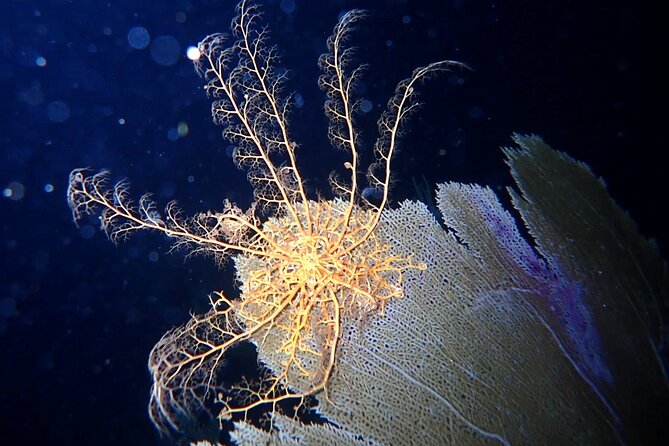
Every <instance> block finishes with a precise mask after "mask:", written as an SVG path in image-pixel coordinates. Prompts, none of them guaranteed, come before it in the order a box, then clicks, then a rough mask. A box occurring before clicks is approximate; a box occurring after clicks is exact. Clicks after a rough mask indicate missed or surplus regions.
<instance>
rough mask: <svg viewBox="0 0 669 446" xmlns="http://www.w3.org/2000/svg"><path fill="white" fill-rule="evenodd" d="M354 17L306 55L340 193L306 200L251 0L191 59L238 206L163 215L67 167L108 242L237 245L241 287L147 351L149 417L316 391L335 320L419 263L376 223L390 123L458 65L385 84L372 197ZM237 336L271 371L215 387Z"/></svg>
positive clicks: (376, 297) (359, 314) (378, 298)
mask: <svg viewBox="0 0 669 446" xmlns="http://www.w3.org/2000/svg"><path fill="white" fill-rule="evenodd" d="M363 16H364V13H363V12H362V11H359V10H354V11H351V12H349V13H347V14H345V15H344V16H343V17H342V18H341V19H340V20H339V23H338V24H337V25H336V27H335V29H334V32H333V35H332V36H331V37H330V38H329V39H328V42H327V44H328V53H326V54H324V55H323V56H322V57H321V58H320V60H319V66H320V68H321V70H322V76H321V78H320V82H319V83H320V86H321V88H322V89H323V90H324V91H325V93H326V95H327V101H326V104H325V111H326V115H327V116H328V118H329V121H330V126H329V136H330V140H331V141H332V144H333V145H334V146H335V147H337V148H342V149H345V150H347V151H348V152H349V153H350V155H351V158H350V161H349V162H347V163H345V168H346V169H347V170H348V174H349V175H350V178H349V180H348V181H342V180H341V179H339V178H338V177H337V176H335V175H333V176H332V177H331V184H332V186H333V190H334V191H335V192H336V193H337V194H338V196H339V197H340V198H338V199H336V200H333V201H325V200H318V201H311V200H309V198H308V197H307V195H306V193H305V189H304V181H303V179H302V176H301V174H300V171H299V169H298V166H297V161H296V152H297V149H298V145H297V144H296V143H295V142H294V141H293V140H291V139H290V137H289V129H288V121H287V115H288V112H289V110H290V104H291V102H290V98H283V97H282V89H283V82H284V78H285V74H284V73H283V72H280V71H277V70H276V69H275V66H276V61H277V55H276V50H275V48H274V47H272V46H271V45H270V44H268V35H267V31H266V30H265V29H264V28H261V27H260V26H259V25H258V23H257V22H258V19H259V14H258V11H257V8H256V7H255V6H254V5H253V4H251V3H250V2H247V1H242V2H241V3H240V5H239V6H238V9H237V16H236V17H235V19H234V20H233V22H232V25H231V28H232V35H233V37H234V39H235V40H234V41H233V42H232V43H230V44H228V43H227V38H226V36H224V35H221V34H215V35H211V36H208V37H207V38H205V39H204V40H203V41H202V42H201V43H200V44H199V47H198V48H199V51H200V57H199V59H198V60H197V61H196V63H195V64H196V69H197V72H198V73H199V74H200V75H201V76H202V77H203V78H204V80H205V81H206V86H205V89H206V91H207V93H208V95H209V96H210V97H211V98H213V100H214V103H213V107H212V114H213V117H214V121H215V122H216V123H217V124H220V125H222V126H223V128H224V137H225V138H226V139H228V140H229V141H230V142H232V143H233V144H235V146H236V150H235V156H234V161H235V163H236V164H237V165H238V166H239V167H241V168H244V169H246V171H247V172H248V179H249V181H250V182H251V184H252V185H253V188H254V192H255V198H256V200H255V203H254V205H253V206H251V208H250V209H249V210H247V211H242V210H241V209H240V208H239V207H237V206H236V205H235V204H233V203H230V202H226V203H225V206H224V209H223V210H222V211H221V212H218V213H211V212H208V213H202V214H199V215H197V216H195V217H193V218H190V219H187V218H184V217H182V216H181V215H180V213H179V211H178V210H177V208H176V206H175V205H174V204H173V203H170V204H168V205H167V208H166V211H165V215H164V216H163V215H162V214H161V213H160V212H159V211H158V208H157V206H156V205H155V203H154V202H153V201H152V200H151V199H150V197H149V196H147V195H145V196H144V197H142V198H141V199H140V200H139V202H138V203H137V204H136V205H135V204H133V203H132V202H131V200H130V199H129V198H128V187H127V184H126V183H125V182H121V183H118V184H116V185H115V186H113V187H109V185H108V174H107V173H106V172H101V173H98V174H94V175H88V174H87V172H86V171H85V170H81V169H78V170H75V171H73V172H72V174H71V176H70V185H69V190H68V200H69V204H70V207H71V208H72V212H73V215H74V218H75V220H79V219H80V217H81V216H82V215H83V214H88V213H96V212H101V218H100V220H101V222H102V229H103V230H104V231H105V232H106V234H107V235H108V236H109V238H110V239H111V240H113V241H117V240H121V239H125V238H126V237H127V236H128V235H130V234H131V233H133V232H134V231H136V230H139V229H148V230H155V231H160V232H162V233H164V234H165V235H167V236H169V237H172V238H174V239H175V240H176V242H175V245H176V246H177V247H184V248H186V249H188V250H189V251H190V252H196V253H197V252H201V253H206V254H212V255H214V256H215V257H216V258H217V259H218V260H220V261H223V260H225V259H227V258H228V257H229V256H230V255H232V254H234V255H236V256H237V257H236V258H235V261H236V266H237V270H238V274H239V277H240V279H241V282H242V284H243V286H242V287H241V291H242V293H241V298H240V299H238V300H230V299H228V298H227V297H226V296H224V295H223V294H222V293H220V292H217V293H215V294H214V295H215V298H212V299H211V300H212V309H211V310H210V312H209V313H207V314H206V315H204V316H194V317H193V319H192V320H191V321H190V322H189V323H188V324H186V325H184V326H182V327H179V328H177V329H175V330H173V331H170V332H169V333H167V334H166V335H165V336H164V337H163V339H162V340H161V341H160V342H159V343H158V344H157V345H156V346H155V347H154V349H153V351H152V353H151V356H150V361H149V368H150V370H151V373H152V375H153V379H154V385H153V389H152V394H151V416H152V419H153V421H154V423H155V424H156V425H157V426H158V427H159V428H160V429H162V430H165V431H168V430H179V429H180V424H181V423H182V421H183V420H184V419H187V418H189V416H190V415H191V413H192V412H193V411H194V410H196V409H198V408H204V406H205V405H206V403H205V400H206V399H207V398H210V399H211V398H215V399H216V402H217V403H218V404H220V407H221V410H220V413H219V414H218V416H219V417H220V418H221V419H228V418H229V417H231V416H232V415H233V414H235V413H240V414H241V415H246V413H247V412H248V411H249V410H250V409H252V408H254V407H257V406H259V405H261V404H267V403H270V404H272V407H275V405H276V403H278V402H279V401H281V400H284V399H286V398H298V399H304V398H305V397H306V396H308V395H312V394H314V393H316V392H319V391H321V390H323V389H324V388H325V387H326V385H327V383H328V379H329V378H330V376H331V374H332V373H333V369H334V368H335V367H336V363H337V355H338V349H337V343H338V341H339V339H340V336H341V326H342V321H343V320H357V319H363V318H365V317H366V316H367V315H368V314H370V313H371V312H376V313H380V314H382V313H383V311H384V306H385V304H386V301H388V300H389V299H394V298H400V297H402V295H403V289H402V284H403V277H404V274H405V273H406V272H407V271H408V270H412V269H420V268H422V267H423V266H422V265H421V264H419V263H417V262H415V261H414V260H413V259H412V257H411V256H410V255H405V256H396V255H393V254H392V253H391V252H390V250H389V246H388V244H387V243H386V242H383V241H381V240H380V239H379V238H378V237H377V235H376V231H377V228H378V227H379V224H380V222H381V218H382V212H383V210H384V209H385V208H386V206H387V204H388V197H389V195H388V194H389V185H390V179H391V164H392V159H393V155H394V153H395V151H396V149H397V140H398V137H399V135H400V127H401V125H402V123H403V122H404V120H405V118H406V117H407V115H408V114H409V113H410V112H411V111H412V110H413V109H414V108H415V107H416V105H417V103H416V101H415V89H414V88H415V86H416V84H417V83H418V82H419V81H421V80H423V79H425V78H426V77H428V76H429V75H430V74H432V73H436V72H439V71H443V70H447V69H449V68H451V67H453V66H459V64H456V63H454V62H450V61H441V62H437V63H433V64H430V65H428V66H426V67H423V68H419V69H417V70H415V71H414V72H413V74H412V76H411V77H410V78H409V79H406V80H404V81H402V82H401V83H400V84H399V85H398V87H397V90H396V92H395V95H394V96H393V97H392V99H391V100H390V101H389V103H388V109H387V111H386V112H385V113H384V114H383V115H382V116H381V118H380V120H379V132H380V136H379V138H378V140H377V142H376V144H375V150H374V151H375V155H376V162H375V163H373V164H372V165H371V166H370V167H369V169H368V171H367V179H368V183H369V185H370V186H371V187H374V188H376V189H377V190H379V191H380V196H381V199H380V202H379V203H376V204H373V203H371V202H369V201H367V200H365V199H364V197H362V196H361V194H360V193H359V189H360V188H359V185H358V181H359V178H358V177H359V175H360V171H361V168H360V165H359V158H358V147H357V141H358V138H357V133H356V130H355V128H354V116H355V113H356V110H357V107H358V104H357V102H356V101H355V100H354V99H353V90H354V86H355V83H356V80H357V78H358V76H359V74H360V72H361V69H360V67H351V54H350V51H351V50H350V49H349V48H347V46H346V44H347V40H348V38H349V34H350V31H351V29H352V27H353V25H355V24H356V22H358V21H359V20H360V19H361V18H362V17H363ZM263 216H269V218H263ZM263 220H264V221H263ZM243 341H251V342H254V343H255V344H256V345H257V346H258V349H259V350H260V352H261V357H265V358H269V359H266V361H267V362H268V364H267V366H268V367H269V369H271V370H272V372H273V374H268V375H267V376H265V377H264V379H263V380H261V381H260V382H257V381H254V382H248V383H245V384H241V385H236V386H234V387H232V388H227V389H226V388H224V387H222V386H221V384H220V383H218V381H217V374H218V372H219V368H220V367H221V366H222V365H223V364H224V361H225V356H226V353H227V352H228V351H229V349H230V348H231V347H233V346H235V345H237V344H239V343H240V342H243ZM263 351H269V352H271V355H262V352H263Z"/></svg>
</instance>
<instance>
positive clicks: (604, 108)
mask: <svg viewBox="0 0 669 446" xmlns="http://www.w3.org/2000/svg"><path fill="white" fill-rule="evenodd" d="M140 3H141V5H142V6H138V4H140ZM261 3H262V5H263V10H264V11H265V20H266V22H267V24H268V25H269V26H270V28H271V30H272V40H273V41H274V42H275V43H276V44H277V45H278V46H279V47H280V48H281V50H282V65H283V66H285V68H287V69H289V70H290V81H289V82H288V84H287V88H288V89H290V90H294V91H296V92H297V93H299V97H300V100H299V101H298V102H299V104H298V105H299V106H297V107H296V108H295V111H294V113H293V114H292V116H291V120H290V127H291V131H292V134H293V138H294V139H296V140H297V141H299V142H300V144H301V149H300V151H299V156H300V165H301V166H302V169H303V170H302V172H303V175H304V176H305V177H306V178H308V179H309V190H310V193H312V194H313V195H312V196H315V192H316V191H318V190H320V191H323V192H324V193H325V195H326V196H327V194H328V190H327V182H326V178H327V174H328V173H329V171H330V170H332V169H333V168H337V167H338V166H339V167H341V166H342V164H343V162H344V160H345V156H344V155H343V154H341V153H339V154H337V153H334V152H333V151H331V149H330V147H329V144H328V141H327V137H326V128H327V122H326V120H325V118H324V117H323V116H322V113H321V111H322V101H323V95H322V93H321V92H320V90H319V89H318V87H317V85H316V79H317V77H318V68H317V65H316V60H317V58H318V56H319V54H321V53H322V52H323V51H325V39H326V37H327V36H328V35H329V33H330V32H331V30H332V27H333V26H334V24H335V22H336V19H337V17H338V16H339V14H340V13H342V12H343V11H346V10H348V9H351V8H356V7H362V8H367V9H369V11H370V17H369V18H368V19H367V20H366V21H365V22H364V23H363V25H362V27H361V28H360V29H359V30H358V32H357V33H356V34H355V35H354V43H355V45H356V46H358V47H359V51H358V53H357V54H358V57H359V60H360V62H364V63H369V64H370V67H369V69H368V72H367V75H366V76H365V78H364V81H363V84H362V85H361V87H360V89H359V91H360V93H361V96H362V97H363V98H364V99H366V100H368V101H369V103H368V104H367V106H368V107H367V108H369V111H368V112H366V113H363V114H362V116H361V117H360V119H359V125H360V128H361V130H362V144H363V149H364V150H365V152H364V154H363V160H364V161H369V160H370V159H371V155H370V148H371V146H372V144H373V142H374V138H375V135H376V133H375V132H376V127H375V120H376V118H377V116H378V114H379V113H380V112H381V111H382V110H383V108H384V106H385V103H386V101H387V99H388V98H389V97H390V96H391V95H392V93H393V90H394V88H395V85H396V83H397V82H398V81H399V80H401V79H402V78H404V77H406V76H408V75H409V74H410V73H411V71H412V69H413V68H415V67H417V66H421V65H425V64H427V63H429V62H432V61H436V60H440V59H455V60H459V61H461V62H465V63H466V64H468V65H469V66H470V67H472V69H473V71H470V72H457V73H453V74H451V75H445V76H442V77H441V78H438V79H434V80H431V81H429V82H428V83H426V84H425V86H424V88H423V89H422V92H423V95H422V99H423V100H424V102H425V105H424V107H423V108H422V109H421V110H420V112H419V113H418V114H416V115H414V117H413V119H412V120H411V122H410V123H409V125H408V126H407V128H406V130H407V131H406V134H405V136H404V138H403V140H402V143H401V146H400V147H401V152H400V153H399V155H398V157H397V160H396V164H395V166H396V169H395V172H396V179H397V183H396V186H395V189H394V190H393V197H394V198H395V199H396V200H401V199H405V198H415V197H416V196H417V193H416V189H415V188H414V186H413V182H412V179H416V180H418V181H427V183H428V184H430V185H433V184H434V183H435V182H436V181H443V180H457V181H466V182H478V183H481V184H487V185H491V186H494V187H501V186H506V185H508V184H510V178H509V176H508V174H507V173H506V169H505V168H504V164H503V161H502V155H501V152H500V150H499V149H498V147H499V146H500V145H507V144H510V138H509V135H510V134H511V133H512V132H523V133H537V134H540V135H541V136H543V137H544V139H545V140H546V141H547V142H548V143H549V144H551V145H553V147H555V148H557V149H560V150H563V151H566V152H568V153H569V154H571V155H572V156H574V157H576V158H578V159H580V160H582V161H585V162H586V163H588V164H589V165H590V166H591V167H592V168H593V169H594V171H595V172H596V173H597V174H598V175H601V176H603V177H604V178H605V179H606V180H607V184H608V185H609V189H610V190H611V192H612V195H613V196H614V198H615V199H616V200H617V201H618V203H620V204H621V205H622V206H623V207H624V208H626V209H628V210H629V211H630V212H631V214H632V216H633V217H634V218H635V219H636V220H637V221H638V222H639V224H640V228H641V230H642V232H643V233H644V234H646V235H649V236H656V237H658V241H659V243H660V247H661V248H662V249H663V251H664V253H665V254H666V253H667V247H668V246H669V245H668V243H669V232H668V231H667V224H666V221H664V220H662V219H660V217H659V216H658V214H660V213H661V212H660V210H661V209H662V208H663V206H664V205H663V203H664V201H666V198H665V195H666V192H667V186H666V174H665V170H666V167H665V166H666V165H665V164H663V163H662V162H661V160H662V159H663V158H664V152H665V151H666V140H665V134H664V132H665V127H666V111H663V110H664V107H666V103H667V91H666V85H665V84H664V79H666V73H663V72H662V71H661V70H660V69H659V67H658V59H659V58H661V57H662V55H664V54H666V53H667V48H666V42H667V41H669V39H668V38H667V28H666V26H664V24H663V23H661V20H662V18H663V17H664V16H662V15H661V14H660V13H659V10H658V7H657V3H658V2H655V3H653V4H652V5H644V6H636V4H635V3H632V2H618V1H603V0H595V1H589V2H582V1H572V0H568V1H564V0H562V1H542V2H523V1H518V0H510V1H506V0H505V1H499V2H493V1H463V0H447V1H443V0H421V1H418V0H413V1H412V0H405V1H380V0H379V1H369V0H367V1H365V0H338V1H335V0H322V1H311V0H309V1H307V0H294V1H290V0H282V1H265V2H261ZM648 3H650V2H648ZM0 7H1V8H2V11H1V13H0V15H1V16H2V18H0V98H2V99H1V100H2V107H0V126H1V128H0V151H1V158H0V188H1V189H2V190H3V196H2V197H0V231H1V235H2V238H1V240H0V250H1V252H2V267H1V268H0V286H1V288H0V443H2V444H13V442H16V444H25V445H33V444H54V445H90V444H95V445H126V444H128V445H130V444H138V445H139V444H146V445H149V444H161V440H160V439H159V437H158V434H157V431H155V429H154V428H153V427H152V426H151V424H150V422H149V419H148V416H147V414H146V402H147V398H148V391H149V386H150V379H149V375H148V373H147V371H146V360H147V357H148V353H149V350H150V349H151V347H152V346H153V345H154V343H155V342H156V341H157V340H158V339H159V338H160V336H161V335H162V333H164V332H165V331H166V330H167V329H169V328H170V327H173V326H175V325H177V324H180V323H182V322H184V321H185V320H186V318H187V317H188V312H189V311H203V310H204V309H206V304H207V299H206V296H207V294H208V293H209V292H210V291H211V290H219V289H226V290H231V285H230V283H231V275H230V272H229V271H221V270H219V269H217V268H216V266H215V265H213V264H212V263H211V262H209V261H208V260H206V259H199V258H194V259H189V260H186V261H184V258H183V255H181V254H179V253H176V254H170V253H168V250H169V247H170V243H169V241H168V240H166V239H164V238H162V237H160V236H156V235H151V234H142V235H138V236H136V237H134V238H133V239H131V240H130V241H129V242H127V243H123V244H121V245H120V246H118V247H115V246H114V245H113V244H111V243H110V242H108V241H107V240H106V238H105V236H104V234H102V233H101V232H100V231H99V230H97V228H96V224H97V222H96V220H95V219H92V218H91V219H85V220H84V221H83V222H82V224H81V225H80V226H79V227H78V228H77V227H76V226H75V225H74V224H72V221H71V215H70V211H69V209H68V207H67V204H66V201H65V190H66V186H67V176H68V173H69V172H70V170H71V169H73V168H75V167H85V166H90V167H92V168H93V169H100V168H107V169H110V170H111V171H112V175H113V178H116V179H120V178H123V177H128V178H129V179H130V180H131V182H132V191H133V193H134V194H135V196H136V197H138V196H139V195H141V194H142V193H144V192H145V191H152V192H154V194H155V197H156V199H157V200H158V201H159V202H160V203H162V204H165V203H167V202H168V201H169V200H173V199H176V200H178V202H179V203H180V204H181V207H182V208H183V209H184V210H185V211H186V213H187V214H191V213H194V212H197V211H201V210H207V209H213V210H216V209H217V208H220V204H221V202H222V201H223V199H225V198H230V199H232V200H234V201H237V202H238V203H240V204H241V205H242V206H247V205H248V204H249V203H250V201H251V198H252V197H251V194H250V188H249V186H248V184H247V183H246V180H245V176H244V174H243V173H242V172H240V171H238V170H237V169H236V168H235V167H234V166H233V164H232V162H231V160H230V157H229V153H230V150H231V149H230V148H229V147H228V143H227V142H225V141H223V140H222V139H221V137H220V134H221V129H220V128H217V127H216V126H214V124H213V123H212V122H211V117H210V114H209V108H210V102H209V100H208V99H207V98H206V96H205V95H204V93H203V91H202V89H201V81H200V79H199V78H198V77H197V76H196V75H195V73H194V71H193V67H192V64H191V63H190V61H189V60H188V59H187V58H186V55H185V53H186V49H187V47H188V46H190V45H195V44H197V42H198V41H199V40H200V39H202V38H203V37H204V36H205V35H207V34H209V33H212V32H218V31H226V30H227V27H228V25H229V22H230V19H231V17H232V14H233V2H231V1H207V0H191V1H176V2H157V1H153V2H151V1H149V2H136V1H129V0H119V1H116V0H112V1H105V2H100V1H46V0H45V1H32V2H31V1H5V2H2V5H1V6H0ZM500 192H501V193H503V191H502V190H500ZM19 442H20V443H19ZM166 443H168V442H166Z"/></svg>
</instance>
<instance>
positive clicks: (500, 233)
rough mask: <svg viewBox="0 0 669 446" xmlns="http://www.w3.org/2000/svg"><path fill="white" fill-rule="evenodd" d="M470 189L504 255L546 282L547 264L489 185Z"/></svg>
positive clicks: (548, 274) (547, 275)
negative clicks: (522, 233) (521, 232)
mask: <svg viewBox="0 0 669 446" xmlns="http://www.w3.org/2000/svg"><path fill="white" fill-rule="evenodd" d="M471 192H472V193H471V195H472V198H473V200H472V202H474V203H476V204H477V206H478V209H479V213H480V214H481V216H482V217H483V218H484V219H485V221H486V224H487V226H488V229H489V230H490V232H491V233H492V234H494V236H495V239H496V240H497V243H498V245H499V247H500V248H501V250H502V251H503V252H504V253H505V254H506V255H507V257H508V258H509V259H511V260H513V262H514V263H515V264H516V265H517V266H518V267H519V268H521V269H522V270H523V271H525V272H526V273H527V274H528V275H529V276H531V277H532V278H534V279H536V280H541V281H545V280H546V279H547V278H548V277H550V276H551V275H552V274H551V273H550V271H549V269H548V267H546V264H545V263H544V262H543V261H542V260H541V259H540V258H539V257H538V256H537V254H536V253H535V251H534V250H533V249H532V246H530V244H529V243H528V242H527V241H526V240H525V239H524V238H523V237H522V236H521V235H520V232H519V231H518V227H517V226H516V221H515V219H514V218H513V217H512V216H511V214H509V213H508V212H507V211H506V210H504V208H503V207H502V205H501V204H500V203H499V201H498V199H497V196H496V195H495V193H494V192H493V191H492V190H491V189H489V188H472V189H471Z"/></svg>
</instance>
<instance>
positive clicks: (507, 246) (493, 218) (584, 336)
mask: <svg viewBox="0 0 669 446" xmlns="http://www.w3.org/2000/svg"><path fill="white" fill-rule="evenodd" d="M468 192H469V195H470V197H471V202H472V203H475V204H476V206H477V208H478V212H479V214H480V215H481V216H482V217H483V220H484V221H485V224H486V227H487V229H488V231H489V233H490V234H492V235H493V236H494V238H495V241H496V242H497V244H498V246H499V248H500V249H501V251H502V252H504V254H505V255H506V256H507V257H508V259H510V260H511V261H512V262H513V263H514V264H515V265H517V266H518V267H519V268H520V269H521V270H522V271H524V272H525V273H526V275H527V276H528V278H529V279H530V280H531V282H533V283H534V284H535V290H536V291H538V294H539V295H541V296H545V298H547V299H548V302H546V304H548V305H549V306H550V308H551V311H552V312H553V314H554V315H555V317H556V320H557V321H558V323H559V324H560V325H561V327H562V329H561V330H559V332H561V333H564V335H565V336H566V339H563V342H564V341H566V342H567V344H568V350H569V352H570V354H569V356H570V357H572V358H571V359H572V361H573V362H574V365H575V366H576V367H577V368H579V369H580V370H581V372H582V373H583V374H584V375H585V376H586V377H587V378H588V379H589V380H593V381H597V382H605V383H607V384H611V383H612V382H613V375H612V373H611V371H610V370H609V368H608V367H607V365H606V361H605V359H604V355H603V351H602V348H601V342H600V339H599V334H598V332H597V328H596V326H595V323H594V320H593V318H592V314H591V312H590V310H589V309H588V307H587V304H586V302H585V296H586V293H585V289H584V287H583V285H581V284H580V283H578V282H577V281H574V280H571V279H570V278H569V276H568V274H566V273H565V272H564V271H562V270H561V268H560V267H559V266H557V265H559V262H558V259H553V261H552V262H551V264H552V265H554V267H553V269H552V270H551V269H550V268H548V266H546V263H545V262H544V261H543V260H542V259H541V258H540V257H539V256H538V255H537V254H536V252H535V251H534V249H533V248H532V246H531V245H530V243H528V242H527V241H526V240H525V239H524V238H523V237H522V235H521V234H520V231H518V228H517V226H516V221H515V219H514V218H513V217H512V216H511V214H510V213H509V212H507V211H506V210H504V208H503V207H502V205H501V204H500V202H499V201H498V200H497V197H496V196H495V194H494V193H493V192H492V190H490V189H489V188H469V189H468Z"/></svg>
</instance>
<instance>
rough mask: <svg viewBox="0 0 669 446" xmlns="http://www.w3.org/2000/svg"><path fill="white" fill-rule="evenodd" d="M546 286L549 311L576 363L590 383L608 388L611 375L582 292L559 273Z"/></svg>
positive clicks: (580, 286)
mask: <svg viewBox="0 0 669 446" xmlns="http://www.w3.org/2000/svg"><path fill="white" fill-rule="evenodd" d="M549 286H550V288H549V290H550V291H549V299H550V304H551V310H552V311H553V313H554V314H555V316H556V317H557V319H558V321H559V322H560V323H561V324H562V325H563V327H565V333H566V335H567V337H568V341H569V344H570V346H571V350H572V351H573V353H574V354H575V355H576V356H577V357H576V358H575V359H576V363H577V364H578V365H579V366H580V367H583V369H584V370H583V372H584V373H585V374H586V375H587V376H588V377H589V378H590V379H595V380H596V381H599V382H602V381H603V382H605V383H606V384H612V383H613V374H612V373H611V371H610V370H609V368H608V367H607V365H606V361H605V359H604V354H603V351H602V348H601V342H600V339H599V333H598V332H597V328H596V327H595V323H594V321H593V318H592V314H591V312H590V310H589V309H588V307H587V305H586V303H585V299H584V296H586V292H585V288H584V287H583V285H581V284H580V283H578V282H576V281H573V280H569V279H568V278H567V277H565V276H564V275H563V274H561V273H559V272H558V275H557V277H556V278H555V279H553V280H552V283H551V284H550V285H549Z"/></svg>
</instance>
